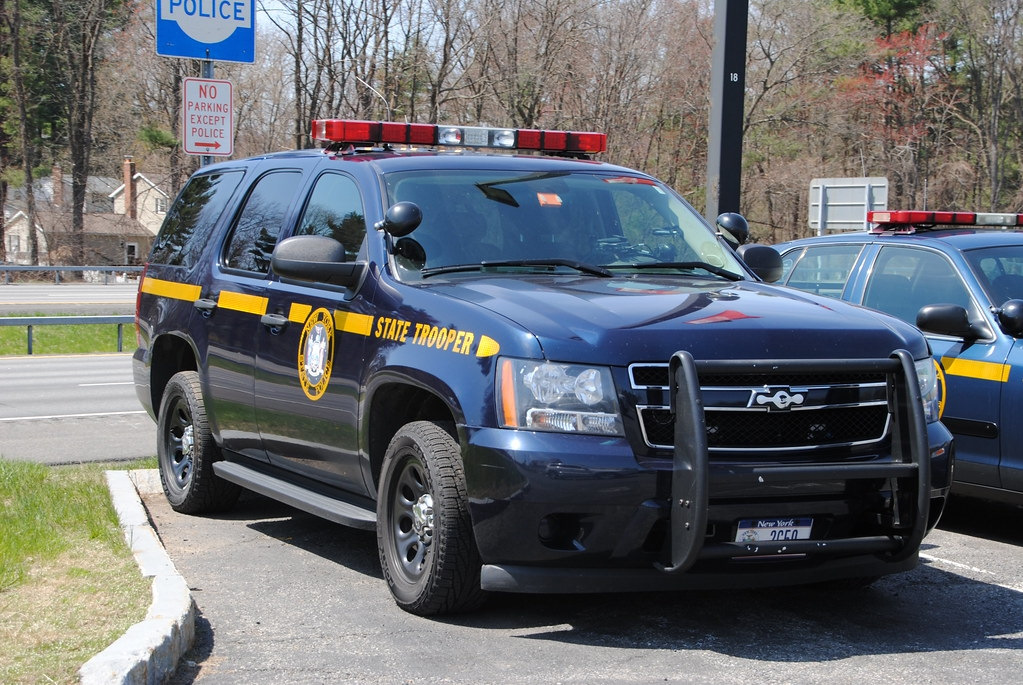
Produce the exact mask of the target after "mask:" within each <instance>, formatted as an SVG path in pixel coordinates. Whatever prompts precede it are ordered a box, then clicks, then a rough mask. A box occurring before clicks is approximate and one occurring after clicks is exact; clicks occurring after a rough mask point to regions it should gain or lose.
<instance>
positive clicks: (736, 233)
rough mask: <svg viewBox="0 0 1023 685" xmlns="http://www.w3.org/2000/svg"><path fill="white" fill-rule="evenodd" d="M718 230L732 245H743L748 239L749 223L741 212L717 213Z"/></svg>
mask: <svg viewBox="0 0 1023 685" xmlns="http://www.w3.org/2000/svg"><path fill="white" fill-rule="evenodd" d="M715 223H716V224H717V227H718V230H719V231H720V233H721V235H722V237H724V239H725V240H727V241H728V242H729V243H730V244H731V245H732V247H733V248H734V247H737V246H739V245H745V244H746V242H747V241H748V240H749V223H748V222H747V221H746V217H744V216H743V215H742V214H736V213H735V212H725V213H724V214H719V215H718V218H717V221H716V222H715Z"/></svg>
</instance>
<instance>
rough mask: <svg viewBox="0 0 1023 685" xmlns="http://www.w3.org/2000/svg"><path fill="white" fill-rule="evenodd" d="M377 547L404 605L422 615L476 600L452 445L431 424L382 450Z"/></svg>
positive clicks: (464, 502)
mask: <svg viewBox="0 0 1023 685" xmlns="http://www.w3.org/2000/svg"><path fill="white" fill-rule="evenodd" d="M377 548H378V550H379V553H380V566H381V568H382V570H383V574H384V578H385V580H386V581H387V585H388V587H389V588H390V590H391V594H392V595H393V596H394V599H395V601H396V602H397V603H398V606H400V607H401V608H402V609H404V610H406V611H408V612H410V613H413V614H418V615H420V616H430V615H436V614H446V613H454V612H459V611H467V610H470V609H475V608H477V607H478V606H480V605H481V604H482V603H483V601H484V600H485V598H486V594H485V593H484V592H483V591H482V590H481V589H480V567H481V562H480V558H479V552H478V550H477V549H476V542H475V538H474V537H473V531H472V522H471V521H470V519H469V508H468V498H467V496H466V488H465V474H464V471H463V469H462V459H461V450H460V449H459V447H458V443H457V442H456V441H455V440H454V438H452V437H451V435H450V434H449V433H448V432H447V431H445V430H444V429H443V428H442V427H441V426H439V425H438V424H436V423H431V422H428V421H417V422H415V423H410V424H408V425H406V426H404V427H403V428H402V429H401V430H399V431H398V433H397V434H396V435H395V436H394V438H393V439H392V440H391V443H390V445H388V447H387V453H386V455H385V456H384V462H383V467H382V469H381V474H380V488H379V499H378V501H377Z"/></svg>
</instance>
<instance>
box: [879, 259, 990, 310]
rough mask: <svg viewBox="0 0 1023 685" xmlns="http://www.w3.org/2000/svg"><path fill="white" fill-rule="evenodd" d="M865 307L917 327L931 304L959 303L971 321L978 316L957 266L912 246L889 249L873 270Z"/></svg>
mask: <svg viewBox="0 0 1023 685" xmlns="http://www.w3.org/2000/svg"><path fill="white" fill-rule="evenodd" d="M863 304H864V306H867V307H870V308H871V309H877V310H879V311H882V312H885V313H887V314H891V315H892V316H895V317H898V318H900V319H902V320H903V321H906V322H908V323H911V324H914V325H915V324H916V314H917V312H918V311H920V308H921V307H923V306H924V305H928V304H957V305H959V306H961V307H964V308H965V309H966V311H967V313H968V314H969V316H970V318H971V319H973V318H976V317H977V316H979V312H978V311H977V309H976V307H975V306H974V304H973V298H972V297H971V296H970V292H969V290H968V289H967V287H966V284H965V283H963V279H962V278H961V277H960V276H959V273H958V272H957V271H956V269H955V267H954V266H953V265H952V264H951V263H950V262H949V261H948V259H946V258H945V257H944V256H943V255H941V254H939V253H937V252H932V251H930V250H922V249H917V248H912V247H892V246H888V247H885V248H883V249H882V250H881V253H880V254H879V256H878V258H877V262H876V263H875V264H874V268H873V269H872V270H871V274H870V279H869V280H868V281H867V287H866V291H865V293H864V296H863Z"/></svg>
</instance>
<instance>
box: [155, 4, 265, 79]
mask: <svg viewBox="0 0 1023 685" xmlns="http://www.w3.org/2000/svg"><path fill="white" fill-rule="evenodd" d="M255 5H256V0H156V54H158V55H164V56H166V57H189V58H192V59H208V60H215V61H220V62H249V63H251V62H253V61H255V54H256V8H255Z"/></svg>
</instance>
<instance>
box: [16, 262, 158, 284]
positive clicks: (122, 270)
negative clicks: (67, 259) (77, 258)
mask: <svg viewBox="0 0 1023 685" xmlns="http://www.w3.org/2000/svg"><path fill="white" fill-rule="evenodd" d="M0 271H2V272H3V274H4V284H5V285H6V284H8V283H10V282H11V273H12V272H14V273H17V272H19V271H35V272H38V273H48V272H51V271H52V272H53V282H54V283H60V274H61V272H64V271H82V272H85V271H98V272H100V273H101V274H103V284H104V285H106V284H108V283H110V274H129V273H141V272H142V267H141V266H23V265H21V264H0Z"/></svg>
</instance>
